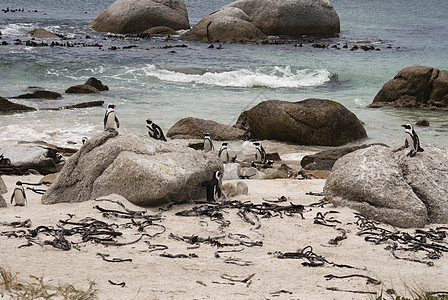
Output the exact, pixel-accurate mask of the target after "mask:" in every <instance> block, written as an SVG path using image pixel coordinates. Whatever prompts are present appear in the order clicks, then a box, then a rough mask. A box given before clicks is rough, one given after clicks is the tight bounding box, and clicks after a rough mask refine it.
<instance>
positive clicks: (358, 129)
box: [234, 99, 367, 146]
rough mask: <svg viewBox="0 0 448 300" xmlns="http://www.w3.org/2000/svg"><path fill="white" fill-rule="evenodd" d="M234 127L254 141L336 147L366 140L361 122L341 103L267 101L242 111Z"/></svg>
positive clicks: (321, 100) (328, 101) (320, 100)
mask: <svg viewBox="0 0 448 300" xmlns="http://www.w3.org/2000/svg"><path fill="white" fill-rule="evenodd" d="M234 126H235V127H237V128H240V129H244V130H246V131H249V132H250V133H251V134H252V135H253V137H254V138H256V139H271V140H278V141H285V142H293V143H297V144H301V145H319V146H340V145H343V144H346V143H349V142H353V141H356V140H359V139H363V138H366V137H367V133H366V131H365V129H364V127H363V125H362V123H361V121H360V120H359V119H358V118H357V117H356V116H355V114H353V113H352V112H350V111H349V110H348V109H347V108H345V107H344V106H343V105H342V104H340V103H338V102H335V101H331V100H323V99H307V100H303V101H299V102H287V101H280V100H269V101H264V102H261V103H260V104H258V105H256V106H255V107H253V108H251V109H250V110H248V111H245V112H243V113H242V114H241V115H240V116H239V118H238V121H237V123H236V124H235V125H234Z"/></svg>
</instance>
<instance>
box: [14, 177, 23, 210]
mask: <svg viewBox="0 0 448 300" xmlns="http://www.w3.org/2000/svg"><path fill="white" fill-rule="evenodd" d="M14 200H15V202H16V204H15V205H16V206H25V204H26V194H25V189H24V188H23V186H22V182H21V181H17V182H16V188H15V189H14V191H13V192H12V194H11V204H12V202H13V201H14Z"/></svg>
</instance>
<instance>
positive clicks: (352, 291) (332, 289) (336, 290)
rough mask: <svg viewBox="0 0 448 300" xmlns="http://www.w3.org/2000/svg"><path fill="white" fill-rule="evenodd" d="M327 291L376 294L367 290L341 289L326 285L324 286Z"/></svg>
mask: <svg viewBox="0 0 448 300" xmlns="http://www.w3.org/2000/svg"><path fill="white" fill-rule="evenodd" d="M326 289H327V290H329V291H335V292H345V293H355V294H370V295H376V292H369V291H356V290H341V289H340V288H338V287H327V288H326Z"/></svg>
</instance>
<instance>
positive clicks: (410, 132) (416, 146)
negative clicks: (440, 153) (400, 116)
mask: <svg viewBox="0 0 448 300" xmlns="http://www.w3.org/2000/svg"><path fill="white" fill-rule="evenodd" d="M401 126H402V127H404V128H405V132H406V140H405V141H404V146H405V147H406V148H407V147H410V148H411V151H409V153H408V154H407V155H406V156H410V157H414V156H415V155H416V154H417V152H423V151H424V150H423V148H422V147H420V140H419V138H418V136H417V133H415V131H414V127H413V126H412V125H411V124H405V125H401Z"/></svg>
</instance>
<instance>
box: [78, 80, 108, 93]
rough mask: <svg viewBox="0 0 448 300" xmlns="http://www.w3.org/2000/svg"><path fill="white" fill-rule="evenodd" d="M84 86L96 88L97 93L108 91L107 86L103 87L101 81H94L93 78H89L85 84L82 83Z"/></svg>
mask: <svg viewBox="0 0 448 300" xmlns="http://www.w3.org/2000/svg"><path fill="white" fill-rule="evenodd" d="M84 84H85V85H90V86H93V87H94V88H96V89H97V90H98V91H108V90H109V87H108V86H107V85H104V84H103V83H102V82H101V80H99V79H96V78H95V77H90V78H89V79H87V81H86V82H84Z"/></svg>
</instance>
